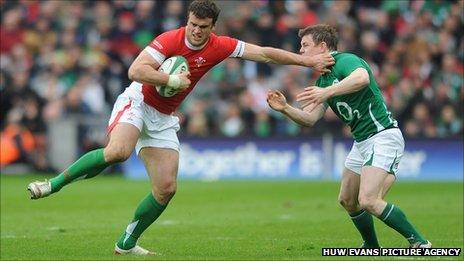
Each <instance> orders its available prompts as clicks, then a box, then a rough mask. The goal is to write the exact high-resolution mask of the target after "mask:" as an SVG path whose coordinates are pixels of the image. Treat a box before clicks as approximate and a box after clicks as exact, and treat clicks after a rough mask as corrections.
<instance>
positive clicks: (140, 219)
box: [117, 192, 166, 250]
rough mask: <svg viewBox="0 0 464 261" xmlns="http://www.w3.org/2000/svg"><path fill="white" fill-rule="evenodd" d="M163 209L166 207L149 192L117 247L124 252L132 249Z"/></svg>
mask: <svg viewBox="0 0 464 261" xmlns="http://www.w3.org/2000/svg"><path fill="white" fill-rule="evenodd" d="M165 208H166V206H162V205H161V204H160V203H158V202H157V201H156V199H155V197H153V195H152V194H151V192H150V194H148V195H147V196H146V197H145V198H144V199H143V200H142V202H140V204H139V206H138V207H137V209H136V210H135V214H134V218H133V219H132V221H131V223H130V224H129V225H128V226H127V228H126V231H124V233H123V234H122V236H121V237H120V238H119V241H118V243H117V244H118V247H119V248H121V249H126V250H127V249H131V248H133V247H134V246H135V245H136V243H137V240H138V239H139V237H140V235H141V234H142V233H143V231H145V229H147V228H148V227H149V226H150V225H151V224H152V223H153V222H154V221H155V220H156V219H157V218H158V217H159V216H160V215H161V213H163V211H164V209H165Z"/></svg>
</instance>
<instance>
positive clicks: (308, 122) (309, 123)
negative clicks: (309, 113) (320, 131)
mask: <svg viewBox="0 0 464 261" xmlns="http://www.w3.org/2000/svg"><path fill="white" fill-rule="evenodd" d="M314 124H316V121H313V120H311V119H308V120H306V121H305V122H304V124H303V125H304V126H305V127H313V126H314Z"/></svg>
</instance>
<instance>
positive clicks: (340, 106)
mask: <svg viewBox="0 0 464 261" xmlns="http://www.w3.org/2000/svg"><path fill="white" fill-rule="evenodd" d="M336 106H337V111H338V113H339V114H340V115H341V116H342V117H343V119H345V121H351V120H353V117H355V116H356V117H357V118H358V119H360V118H361V114H360V113H359V111H358V110H353V109H351V107H350V105H348V103H346V102H337V104H336Z"/></svg>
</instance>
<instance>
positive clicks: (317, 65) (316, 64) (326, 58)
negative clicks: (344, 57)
mask: <svg viewBox="0 0 464 261" xmlns="http://www.w3.org/2000/svg"><path fill="white" fill-rule="evenodd" d="M311 59H312V61H311V62H312V67H313V68H314V70H316V71H318V72H320V73H321V74H324V73H329V72H330V69H329V68H328V67H330V66H332V65H334V64H335V59H334V58H333V57H332V55H331V54H330V53H329V52H326V53H321V54H317V55H314V56H313V57H311Z"/></svg>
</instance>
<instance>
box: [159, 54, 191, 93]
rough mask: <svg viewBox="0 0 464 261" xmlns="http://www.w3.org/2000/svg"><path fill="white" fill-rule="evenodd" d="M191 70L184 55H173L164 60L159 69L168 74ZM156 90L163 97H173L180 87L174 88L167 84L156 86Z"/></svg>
mask: <svg viewBox="0 0 464 261" xmlns="http://www.w3.org/2000/svg"><path fill="white" fill-rule="evenodd" d="M188 70H189V66H188V62H187V60H186V59H185V58H184V57H183V56H179V55H178V56H172V57H169V58H168V59H166V60H164V62H163V63H162V64H161V66H160V67H159V68H158V71H160V72H163V73H166V74H169V75H171V74H179V73H181V72H185V71H188ZM156 91H158V93H159V95H161V96H163V97H172V96H174V95H175V94H176V93H177V92H178V91H179V89H177V88H172V87H169V86H167V85H161V86H156Z"/></svg>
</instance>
